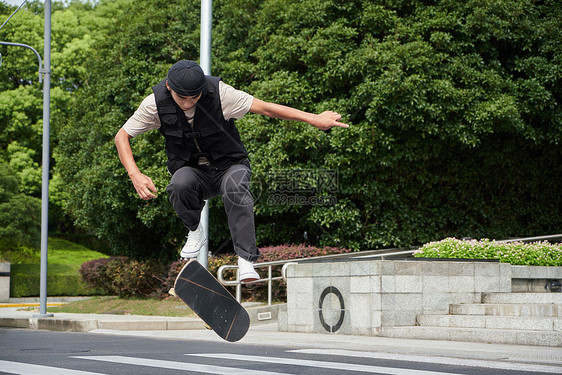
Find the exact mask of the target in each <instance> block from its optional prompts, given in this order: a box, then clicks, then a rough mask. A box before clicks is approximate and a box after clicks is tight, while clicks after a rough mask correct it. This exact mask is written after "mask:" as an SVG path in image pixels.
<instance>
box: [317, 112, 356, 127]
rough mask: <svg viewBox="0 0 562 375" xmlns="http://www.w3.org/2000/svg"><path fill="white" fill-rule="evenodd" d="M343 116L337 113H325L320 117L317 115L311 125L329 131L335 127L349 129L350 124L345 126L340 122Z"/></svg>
mask: <svg viewBox="0 0 562 375" xmlns="http://www.w3.org/2000/svg"><path fill="white" fill-rule="evenodd" d="M340 120H341V115H340V114H339V113H337V112H332V111H325V112H322V113H321V114H319V115H316V117H315V118H314V120H313V121H311V122H310V125H312V126H316V127H317V128H318V129H320V130H329V129H331V128H333V127H334V126H338V127H340V128H349V125H348V124H344V123H343V122H340Z"/></svg>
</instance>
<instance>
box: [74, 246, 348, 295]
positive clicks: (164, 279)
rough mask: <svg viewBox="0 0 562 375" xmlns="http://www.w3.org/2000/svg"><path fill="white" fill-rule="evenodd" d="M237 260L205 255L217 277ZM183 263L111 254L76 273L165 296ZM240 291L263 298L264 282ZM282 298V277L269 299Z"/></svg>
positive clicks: (330, 250) (292, 249)
mask: <svg viewBox="0 0 562 375" xmlns="http://www.w3.org/2000/svg"><path fill="white" fill-rule="evenodd" d="M260 251H261V253H262V256H261V257H260V260H259V262H271V261H277V260H290V259H299V258H310V257H315V256H321V255H331V254H341V253H348V252H350V250H349V249H343V248H336V247H324V248H318V247H313V246H305V245H281V246H273V247H265V248H262V249H260ZM237 261H238V256H237V255H235V254H227V255H223V256H219V257H213V258H209V264H208V270H209V272H210V273H211V274H212V275H214V276H217V272H218V270H219V268H220V267H221V266H223V265H227V264H230V265H236V264H237ZM185 263H186V261H185V260H178V261H175V262H173V263H171V264H170V265H168V266H167V267H166V268H164V267H162V266H161V265H160V264H158V263H156V262H154V261H150V260H147V261H142V260H135V259H131V258H127V257H112V258H103V259H95V260H91V261H88V262H85V263H84V264H82V267H81V268H80V274H81V275H82V279H83V280H84V281H85V282H86V283H87V284H88V285H90V286H91V287H98V288H101V289H102V290H104V291H105V292H106V293H107V294H110V295H119V296H120V297H149V296H159V297H161V298H165V297H167V296H168V291H169V290H170V289H171V288H172V287H173V286H174V282H175V280H176V278H177V276H178V274H179V272H180V270H181V269H182V267H183V266H184V265H185ZM259 272H260V274H261V276H262V277H264V278H265V277H267V269H261V270H259ZM280 275H281V267H280V266H276V267H274V269H273V270H272V276H273V277H276V276H280ZM223 276H224V278H225V280H234V279H235V277H236V270H228V271H226V272H225V274H224V275H223ZM231 292H232V293H234V288H231ZM243 292H244V295H243V298H244V299H245V300H253V301H257V300H260V301H265V300H267V284H266V283H256V284H250V285H247V286H246V287H244V289H243ZM284 298H286V288H285V283H284V282H283V281H282V280H279V281H275V282H274V285H273V299H274V300H276V301H280V300H284Z"/></svg>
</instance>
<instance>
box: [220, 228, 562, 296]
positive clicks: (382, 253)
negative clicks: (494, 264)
mask: <svg viewBox="0 0 562 375" xmlns="http://www.w3.org/2000/svg"><path fill="white" fill-rule="evenodd" d="M546 240H558V241H562V234H553V235H548V236H536V237H524V238H511V239H506V240H498V241H497V242H531V241H546ZM418 248H419V247H417V246H416V247H409V248H395V249H383V250H369V251H360V252H355V253H344V254H333V255H322V256H319V257H311V258H300V259H290V260H277V261H273V262H263V263H256V264H254V268H264V267H267V278H263V279H259V280H255V281H250V282H241V281H240V272H239V271H238V266H235V265H224V266H221V267H220V268H219V269H218V271H217V279H218V280H219V282H220V283H221V284H222V285H224V286H236V300H237V301H238V302H240V301H241V300H242V285H246V284H255V283H260V282H263V281H267V283H268V285H267V304H268V306H271V302H272V288H273V286H272V284H273V283H272V281H273V280H284V281H287V269H288V268H289V267H290V266H293V265H296V264H299V263H304V262H310V261H318V260H329V259H345V258H359V259H366V258H382V259H384V257H388V256H396V255H408V254H412V253H413V252H414V251H415V250H416V249H418ZM275 266H282V268H281V276H275V277H273V276H272V268H273V267H275ZM231 269H235V270H236V278H235V279H234V280H225V279H224V276H223V273H224V271H225V270H231Z"/></svg>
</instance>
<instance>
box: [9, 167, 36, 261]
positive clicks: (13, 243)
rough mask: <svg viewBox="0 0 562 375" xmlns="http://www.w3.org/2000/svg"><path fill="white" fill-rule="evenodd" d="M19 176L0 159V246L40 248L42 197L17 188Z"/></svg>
mask: <svg viewBox="0 0 562 375" xmlns="http://www.w3.org/2000/svg"><path fill="white" fill-rule="evenodd" d="M18 185H19V182H18V179H17V178H16V177H14V174H13V172H12V171H10V168H9V166H8V165H6V164H5V163H0V222H2V226H1V227H0V250H11V251H14V250H19V249H21V248H22V247H27V248H39V244H40V234H41V200H39V199H37V198H33V197H30V196H28V195H25V194H22V193H19V192H18Z"/></svg>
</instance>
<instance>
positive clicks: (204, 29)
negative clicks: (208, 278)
mask: <svg viewBox="0 0 562 375" xmlns="http://www.w3.org/2000/svg"><path fill="white" fill-rule="evenodd" d="M212 27H213V1H212V0H201V41H200V52H199V64H200V65H201V68H202V69H203V72H205V74H207V75H210V74H211V32H212ZM201 222H202V223H203V225H204V228H205V236H206V237H207V238H209V202H208V201H205V207H203V211H202V212H201ZM208 257H209V241H207V244H206V245H205V246H204V247H203V248H202V249H201V252H200V253H199V256H198V257H197V260H198V261H199V263H201V264H202V265H203V267H205V268H207V266H208V263H209V262H208Z"/></svg>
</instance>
